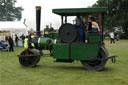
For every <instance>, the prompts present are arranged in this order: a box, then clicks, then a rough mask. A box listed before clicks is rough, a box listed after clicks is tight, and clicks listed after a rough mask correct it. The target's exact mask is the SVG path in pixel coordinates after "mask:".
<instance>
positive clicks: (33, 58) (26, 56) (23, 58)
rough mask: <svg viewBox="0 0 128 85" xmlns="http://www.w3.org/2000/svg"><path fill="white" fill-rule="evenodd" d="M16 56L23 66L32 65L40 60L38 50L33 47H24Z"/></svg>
mask: <svg viewBox="0 0 128 85" xmlns="http://www.w3.org/2000/svg"><path fill="white" fill-rule="evenodd" d="M18 57H19V62H20V64H21V65H22V66H23V67H34V66H36V64H37V63H38V62H39V61H40V51H39V50H37V49H34V48H33V49H25V50H24V51H23V52H21V54H20V55H18Z"/></svg>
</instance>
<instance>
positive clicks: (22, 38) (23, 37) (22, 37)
mask: <svg viewBox="0 0 128 85" xmlns="http://www.w3.org/2000/svg"><path fill="white" fill-rule="evenodd" d="M20 38H21V40H22V47H24V40H25V36H24V34H22V35H21V36H20Z"/></svg>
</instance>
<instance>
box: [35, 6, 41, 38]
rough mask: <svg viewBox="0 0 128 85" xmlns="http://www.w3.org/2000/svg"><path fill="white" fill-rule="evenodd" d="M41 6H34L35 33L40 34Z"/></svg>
mask: <svg viewBox="0 0 128 85" xmlns="http://www.w3.org/2000/svg"><path fill="white" fill-rule="evenodd" d="M40 19H41V6H36V34H37V36H38V37H39V36H40Z"/></svg>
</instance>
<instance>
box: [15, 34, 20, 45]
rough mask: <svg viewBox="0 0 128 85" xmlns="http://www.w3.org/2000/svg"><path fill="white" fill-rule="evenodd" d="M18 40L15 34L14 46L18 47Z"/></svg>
mask: <svg viewBox="0 0 128 85" xmlns="http://www.w3.org/2000/svg"><path fill="white" fill-rule="evenodd" d="M18 41H19V38H18V36H17V34H16V35H15V43H16V47H18V46H19V45H18Z"/></svg>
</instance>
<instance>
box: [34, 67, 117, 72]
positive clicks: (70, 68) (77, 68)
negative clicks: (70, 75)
mask: <svg viewBox="0 0 128 85" xmlns="http://www.w3.org/2000/svg"><path fill="white" fill-rule="evenodd" d="M35 68H38V69H44V68H45V69H56V70H76V71H79V70H81V71H89V70H87V69H84V68H83V67H82V66H65V65H37V66H36V67H35ZM114 70H115V69H114V68H112V67H105V68H104V69H103V70H101V71H97V72H112V71H114Z"/></svg>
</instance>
